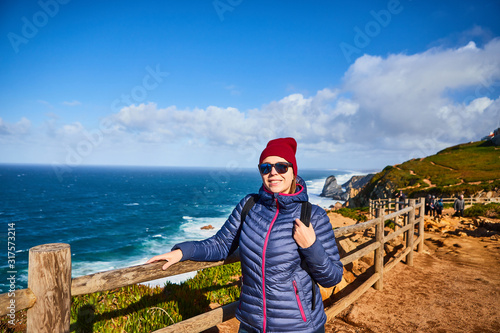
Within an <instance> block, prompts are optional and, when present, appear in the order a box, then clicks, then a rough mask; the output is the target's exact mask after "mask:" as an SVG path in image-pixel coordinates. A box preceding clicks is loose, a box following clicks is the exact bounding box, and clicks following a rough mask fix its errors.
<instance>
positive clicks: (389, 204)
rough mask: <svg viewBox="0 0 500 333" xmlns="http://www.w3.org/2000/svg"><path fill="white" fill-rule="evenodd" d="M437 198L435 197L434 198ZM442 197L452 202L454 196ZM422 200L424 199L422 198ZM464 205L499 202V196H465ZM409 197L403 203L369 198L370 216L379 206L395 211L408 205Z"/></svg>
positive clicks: (388, 210) (394, 200)
mask: <svg viewBox="0 0 500 333" xmlns="http://www.w3.org/2000/svg"><path fill="white" fill-rule="evenodd" d="M436 199H437V198H436ZM440 199H443V203H445V204H446V203H448V204H449V203H454V202H455V200H456V199H457V198H456V197H455V198H440ZM422 200H425V199H424V198H422ZM464 201H465V205H466V206H470V205H473V204H487V203H490V202H500V198H498V197H494V198H475V197H469V198H465V197H464ZM409 202H410V201H409V199H406V200H405V201H404V203H403V204H402V203H401V202H400V201H399V200H398V199H377V200H372V199H370V200H369V204H368V205H369V213H370V216H371V217H375V215H376V212H377V210H378V209H379V208H384V210H385V211H386V212H395V211H397V210H398V209H401V208H402V207H408V205H409Z"/></svg>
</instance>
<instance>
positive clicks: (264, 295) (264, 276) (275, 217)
mask: <svg viewBox="0 0 500 333" xmlns="http://www.w3.org/2000/svg"><path fill="white" fill-rule="evenodd" d="M275 200H276V214H274V218H273V220H272V221H271V225H270V226H269V230H267V235H266V240H265V241H264V248H263V249H262V298H263V314H264V316H263V318H264V322H263V324H262V326H263V332H264V333H266V322H267V315H266V312H267V309H266V249H267V242H268V241H269V235H270V234H271V229H272V228H273V225H274V222H276V219H277V218H278V214H279V212H280V207H279V204H278V199H275Z"/></svg>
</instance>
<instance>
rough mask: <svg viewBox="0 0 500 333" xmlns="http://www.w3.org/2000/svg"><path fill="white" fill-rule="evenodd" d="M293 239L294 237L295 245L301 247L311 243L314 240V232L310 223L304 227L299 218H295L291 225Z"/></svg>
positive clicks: (308, 245)
mask: <svg viewBox="0 0 500 333" xmlns="http://www.w3.org/2000/svg"><path fill="white" fill-rule="evenodd" d="M293 239H295V242H297V245H298V246H300V247H301V248H303V249H306V248H308V247H310V246H311V245H313V243H314V242H315V241H316V233H315V232H314V229H313V226H312V223H310V224H309V226H308V227H306V226H305V225H304V223H302V221H301V220H299V219H295V222H294V226H293Z"/></svg>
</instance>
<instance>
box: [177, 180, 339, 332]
mask: <svg viewBox="0 0 500 333" xmlns="http://www.w3.org/2000/svg"><path fill="white" fill-rule="evenodd" d="M297 180H298V185H297V191H296V193H295V194H274V193H271V192H269V191H267V190H266V189H265V188H264V187H261V189H260V190H259V195H260V197H259V200H258V201H257V203H256V204H255V205H254V206H253V208H252V210H251V211H250V212H249V213H248V215H247V217H246V219H245V221H244V223H243V225H241V211H242V209H243V206H244V205H245V202H246V201H247V200H248V198H249V196H246V197H245V198H244V199H243V200H241V202H240V203H239V204H238V205H237V206H236V208H235V209H234V210H233V212H232V213H231V215H230V216H229V218H228V220H227V221H226V223H225V224H224V225H223V226H222V228H221V229H220V230H219V231H218V232H217V234H215V235H214V236H212V237H211V238H208V239H206V240H203V241H198V242H185V243H181V244H177V245H175V246H174V247H173V249H181V250H182V254H183V257H182V260H188V259H189V260H195V261H217V260H222V259H225V258H226V257H227V256H228V254H229V252H230V250H232V249H235V248H236V247H237V245H239V249H240V259H241V269H242V273H243V283H242V287H241V296H240V304H239V307H238V309H237V310H236V318H238V320H240V321H241V322H242V323H244V324H246V325H247V326H250V327H252V328H254V329H255V330H258V331H259V332H267V333H271V332H314V331H316V330H317V329H319V328H320V327H321V326H323V325H324V324H325V322H326V315H325V312H324V308H323V302H322V299H321V294H320V293H319V292H317V293H316V294H315V296H314V299H312V298H313V296H312V295H313V293H312V284H313V283H314V282H313V280H312V278H313V279H314V281H316V282H317V283H319V284H320V285H322V286H323V287H332V286H334V285H336V284H337V283H339V282H340V281H341V279H342V272H343V268H342V263H341V262H340V256H339V252H338V249H337V245H336V242H335V235H334V233H333V229H332V226H331V224H330V220H329V218H328V216H327V215H326V212H325V211H324V210H323V209H322V208H320V207H318V206H316V205H313V208H312V213H311V224H312V225H313V228H314V231H315V233H316V242H314V244H313V245H311V246H310V247H309V248H306V249H303V248H300V247H299V246H298V245H297V243H296V242H295V240H294V239H293V237H292V228H293V225H294V221H295V219H296V218H300V211H301V202H302V201H307V200H308V196H307V190H306V186H305V184H304V181H303V180H302V179H300V177H297ZM240 228H241V234H240V233H239V230H240ZM301 256H302V257H303V258H304V260H305V262H306V263H307V266H308V267H309V271H310V274H309V273H308V272H306V271H305V270H304V269H303V268H302V267H301ZM311 275H312V277H311ZM312 302H314V303H315V307H314V310H312V308H313V306H312Z"/></svg>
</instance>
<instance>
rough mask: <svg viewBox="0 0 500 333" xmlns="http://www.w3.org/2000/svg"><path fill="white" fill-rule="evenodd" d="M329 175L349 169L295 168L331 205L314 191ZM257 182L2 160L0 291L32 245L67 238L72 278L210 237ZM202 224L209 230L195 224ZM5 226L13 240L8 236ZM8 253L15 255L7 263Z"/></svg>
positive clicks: (24, 272)
mask: <svg viewBox="0 0 500 333" xmlns="http://www.w3.org/2000/svg"><path fill="white" fill-rule="evenodd" d="M332 174H333V175H335V176H336V177H337V180H338V182H339V183H340V184H342V183H343V182H345V181H347V180H348V179H349V178H350V177H351V176H352V175H353V173H352V172H349V171H338V170H301V171H300V175H301V177H302V178H303V179H304V180H305V181H306V183H307V187H308V192H309V196H310V201H311V202H312V203H315V204H319V205H320V206H322V207H325V208H326V207H328V206H330V205H332V204H334V203H335V201H333V200H330V199H325V198H321V197H319V194H320V193H321V190H322V188H323V185H324V182H325V179H326V178H327V177H328V176H330V175H332ZM260 185H261V178H260V176H259V174H258V171H257V170H253V169H252V170H243V169H237V170H231V169H222V168H221V169H202V168H172V167H75V168H72V169H71V172H67V173H65V174H64V175H63V177H58V173H56V172H55V171H54V169H53V168H52V167H51V166H40V165H0V198H1V200H0V220H1V221H2V223H1V228H2V230H1V232H0V234H1V235H3V237H1V239H0V248H1V249H3V253H4V255H3V256H1V258H3V260H2V261H1V262H0V272H1V275H0V293H5V292H8V290H9V284H10V283H9V281H8V280H7V279H8V278H9V276H10V275H12V274H11V273H9V272H11V271H15V272H16V273H15V276H16V289H23V288H26V287H27V276H28V253H29V249H30V248H32V247H34V246H37V245H41V244H47V243H68V244H70V246H71V256H72V276H73V277H77V276H81V275H87V274H92V273H96V272H100V271H106V270H111V269H116V268H123V267H129V266H133V265H139V264H143V263H144V262H145V261H146V260H147V259H148V258H150V257H152V256H153V255H157V254H161V253H164V252H167V251H168V250H169V249H170V248H171V247H172V246H173V245H174V244H176V243H179V242H182V241H185V240H199V239H204V238H207V237H210V236H212V235H213V234H214V233H215V232H216V231H217V230H218V228H219V227H220V226H222V224H223V223H224V222H225V220H226V218H227V216H228V215H229V214H230V213H231V211H232V210H233V209H234V207H235V205H236V204H237V203H238V202H239V201H240V200H241V199H242V198H243V197H244V196H245V195H246V194H247V193H256V192H257V191H258V189H259V187H260ZM208 224H211V225H212V226H214V228H215V229H213V230H202V229H201V227H202V226H205V225H208ZM9 228H10V229H14V231H15V236H14V238H10V239H9V238H8V236H11V237H12V235H13V234H12V233H10V234H9ZM10 231H12V230H10ZM9 241H11V242H10V243H8V242H9ZM13 245H14V247H15V251H12V253H10V254H9V251H8V247H12V246H13ZM8 256H10V257H11V259H12V257H15V258H14V259H13V260H15V263H14V266H13V267H9V264H12V263H13V262H12V261H11V262H9V261H8V259H9V258H8ZM185 278H186V276H182V277H179V278H178V279H177V281H179V280H182V279H185ZM170 280H171V281H176V279H175V278H171V279H170ZM156 283H160V282H158V281H157V282H156ZM152 284H155V282H152Z"/></svg>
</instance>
